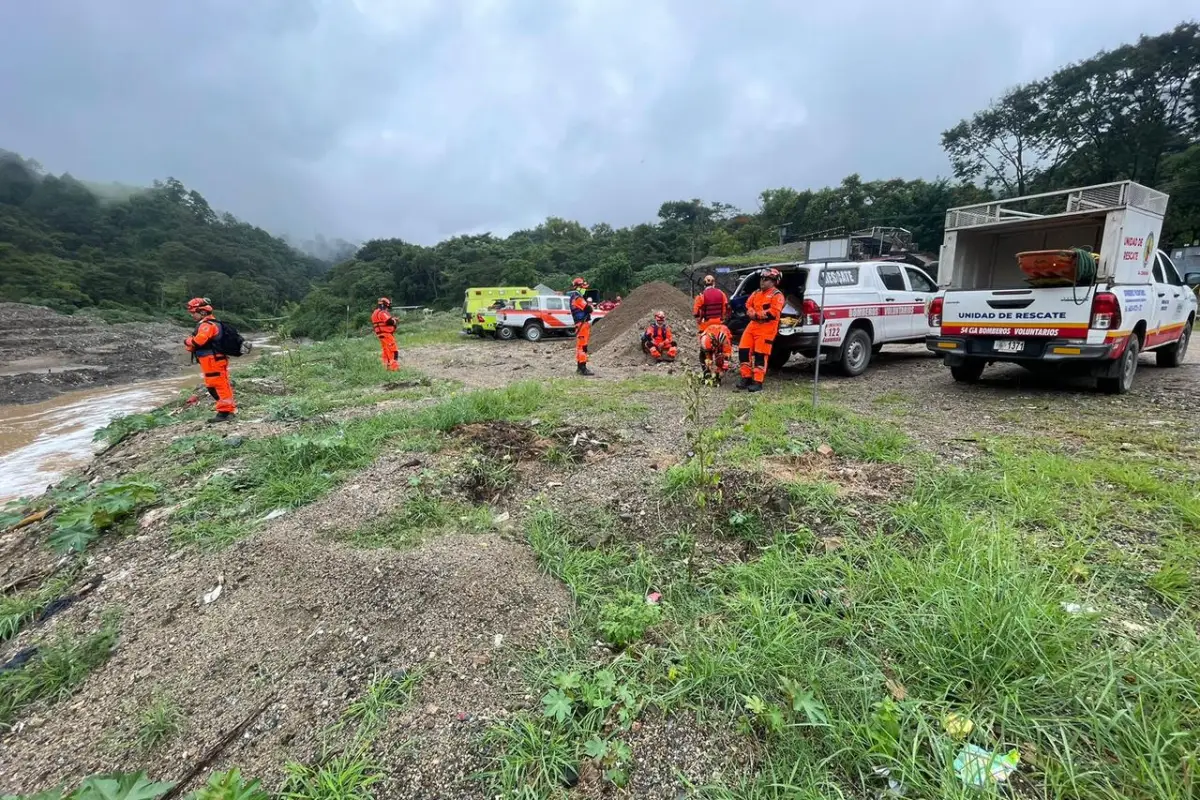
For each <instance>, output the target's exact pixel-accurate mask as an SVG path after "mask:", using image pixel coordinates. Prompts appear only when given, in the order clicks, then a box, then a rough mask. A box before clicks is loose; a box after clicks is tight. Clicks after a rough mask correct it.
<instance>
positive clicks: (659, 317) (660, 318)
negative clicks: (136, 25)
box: [654, 311, 667, 325]
mask: <svg viewBox="0 0 1200 800" xmlns="http://www.w3.org/2000/svg"><path fill="white" fill-rule="evenodd" d="M654 321H655V322H657V323H659V324H660V325H661V324H662V323H664V322H666V321H667V314H666V312H665V311H655V312H654Z"/></svg>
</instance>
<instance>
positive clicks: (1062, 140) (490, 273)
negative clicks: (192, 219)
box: [291, 23, 1200, 336]
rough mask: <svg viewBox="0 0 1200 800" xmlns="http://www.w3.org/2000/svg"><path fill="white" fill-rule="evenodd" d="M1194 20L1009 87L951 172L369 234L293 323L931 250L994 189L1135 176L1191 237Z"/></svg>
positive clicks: (1196, 72)
mask: <svg viewBox="0 0 1200 800" xmlns="http://www.w3.org/2000/svg"><path fill="white" fill-rule="evenodd" d="M1198 107H1200V25H1197V24H1195V23H1188V24H1183V25H1180V26H1178V27H1177V28H1176V29H1175V30H1173V31H1171V32H1169V33H1165V34H1163V35H1161V36H1155V37H1142V38H1141V39H1140V40H1139V41H1138V43H1137V44H1133V45H1127V46H1124V47H1121V48H1118V49H1116V50H1113V51H1111V52H1102V53H1099V54H1097V55H1096V56H1094V57H1093V58H1090V59H1087V60H1085V61H1081V62H1079V63H1078V64H1071V65H1069V66H1067V67H1064V68H1063V69H1060V70H1059V71H1057V72H1055V73H1054V74H1053V75H1051V76H1050V77H1048V78H1045V79H1043V80H1039V81H1034V82H1032V83H1029V84H1027V85H1024V86H1019V87H1016V88H1014V89H1012V90H1010V91H1009V92H1007V93H1006V94H1005V95H1003V96H1002V97H1001V98H1000V99H999V100H997V101H996V102H995V103H993V104H992V105H991V106H989V107H988V108H987V109H984V110H983V111H980V112H979V113H977V114H975V115H974V116H972V117H971V118H970V119H965V120H963V121H962V122H961V123H959V124H958V125H956V126H954V127H953V128H951V129H950V130H948V131H946V132H945V133H944V134H943V135H942V145H943V147H944V149H945V150H946V152H947V154H948V155H949V156H950V159H951V162H952V164H953V167H954V177H955V181H953V182H952V181H950V180H938V181H925V180H911V181H909V180H900V179H897V180H886V181H869V182H864V181H863V180H861V179H860V177H859V176H858V175H851V176H849V177H848V178H846V179H845V180H843V181H842V183H841V184H840V185H839V186H835V187H827V188H824V189H818V190H807V189H806V190H803V191H797V190H795V189H791V188H786V187H784V188H779V189H768V190H766V191H764V192H762V194H761V195H760V198H759V200H760V204H759V208H758V210H757V211H756V212H754V213H743V212H740V211H739V210H737V209H736V208H734V207H733V206H730V205H728V204H725V203H705V202H702V201H701V200H690V201H687V200H683V201H673V202H667V203H663V204H662V206H661V207H660V208H659V211H658V220H657V221H656V222H654V223H644V224H641V225H634V226H632V227H628V228H619V229H614V228H612V227H611V226H609V225H606V224H604V223H601V224H598V225H594V226H592V227H591V228H586V227H584V226H583V225H581V224H579V223H578V222H574V221H571V220H564V219H559V218H557V217H551V218H549V219H547V220H546V221H545V222H544V223H542V224H541V225H538V226H537V227H536V228H534V229H532V230H522V231H517V232H516V233H513V234H512V235H511V236H508V237H506V238H498V237H495V236H492V235H490V234H483V235H479V236H459V237H455V238H453V239H449V240H447V241H444V242H440V243H438V244H437V245H434V246H433V247H421V246H418V245H414V244H409V243H407V242H403V241H401V240H399V239H385V240H376V241H372V242H368V243H367V245H366V246H364V247H363V248H362V249H361V250H359V251H358V253H357V254H356V256H355V258H353V259H352V260H349V261H346V262H344V263H342V264H339V265H338V266H337V267H335V268H334V269H333V270H332V271H331V272H330V274H329V276H328V278H327V280H326V281H325V282H323V283H322V285H320V286H318V287H317V288H316V289H314V290H313V292H312V293H311V294H310V295H309V296H308V297H307V298H306V299H305V300H304V302H303V303H302V304H301V306H300V307H299V308H298V309H297V311H296V313H294V314H293V316H292V319H291V322H292V324H293V326H294V327H295V329H296V331H297V332H299V333H306V334H310V335H316V336H323V335H328V334H330V333H332V332H334V331H335V330H338V329H340V326H342V325H344V324H345V322H346V320H347V306H349V307H350V308H351V309H352V310H353V311H355V312H358V314H357V317H352V318H351V320H350V322H351V323H352V324H354V323H355V322H356V321H361V320H359V319H358V317H362V315H363V313H364V312H362V311H360V309H363V308H364V307H365V306H368V305H369V303H370V301H371V300H373V299H374V298H375V297H377V296H378V295H383V294H386V295H391V296H393V297H396V298H398V299H399V300H400V301H401V302H403V303H411V304H432V305H437V306H440V307H449V306H453V305H455V304H457V303H458V302H460V300H461V298H462V291H463V289H465V288H466V287H468V286H480V285H482V286H494V285H514V284H515V285H532V284H534V283H536V282H537V281H542V282H544V283H546V284H548V285H549V286H551V287H553V288H556V289H562V288H564V287H565V286H566V285H567V283H568V281H569V279H570V277H571V276H572V275H578V274H583V275H586V276H588V278H589V279H590V280H591V282H592V284H593V285H594V286H596V287H597V288H599V289H600V290H601V291H603V292H605V293H607V294H618V293H621V292H625V291H628V290H629V289H630V288H631V287H633V286H636V285H638V284H641V283H644V282H646V281H649V280H656V279H663V278H666V279H668V280H673V279H674V278H676V277H678V276H679V273H680V270H681V269H682V268H683V267H684V266H685V265H688V264H694V263H695V262H696V261H698V260H701V259H703V258H705V257H706V256H736V255H738V254H743V253H748V252H750V251H752V250H754V249H756V248H761V247H764V246H768V245H773V244H777V243H779V242H780V240H781V233H780V232H781V229H782V230H783V231H785V232H786V234H785V235H786V237H787V238H789V239H794V238H800V237H804V236H805V235H808V234H811V233H815V232H819V231H825V230H831V229H839V228H840V229H848V230H856V229H861V228H866V227H870V226H874V225H884V226H898V227H902V228H907V229H908V230H910V231H912V233H913V240H914V242H915V243H916V246H917V248H918V249H920V250H925V251H930V252H935V253H936V252H937V247H938V245H939V244H940V243H941V239H942V234H943V230H942V227H943V221H944V218H945V211H946V209H947V208H949V207H952V206H955V205H963V204H967V203H972V202H979V201H981V200H984V199H987V198H989V197H992V196H1014V195H1017V194H1026V193H1032V192H1039V191H1046V190H1052V189H1058V188H1064V187H1068V186H1084V185H1088V184H1093V183H1103V182H1107V181H1113V180H1123V179H1132V180H1136V181H1140V182H1142V183H1145V184H1147V185H1150V186H1153V187H1156V188H1160V189H1163V190H1165V191H1168V192H1170V193H1171V195H1172V199H1171V208H1170V215H1169V217H1168V219H1167V221H1166V226H1165V229H1164V231H1163V234H1164V240H1165V241H1167V242H1171V243H1182V242H1190V241H1192V240H1193V239H1196V238H1198V237H1200V113H1198Z"/></svg>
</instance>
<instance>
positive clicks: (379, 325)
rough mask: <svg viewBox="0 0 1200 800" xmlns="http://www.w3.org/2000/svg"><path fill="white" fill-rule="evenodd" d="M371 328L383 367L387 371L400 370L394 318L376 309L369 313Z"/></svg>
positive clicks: (383, 310) (389, 313) (386, 312)
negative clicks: (377, 344) (379, 350)
mask: <svg viewBox="0 0 1200 800" xmlns="http://www.w3.org/2000/svg"><path fill="white" fill-rule="evenodd" d="M371 327H372V328H373V329H374V330H375V335H376V336H378V337H379V347H380V349H381V350H382V354H381V356H380V357H381V358H382V359H383V365H384V366H385V367H387V368H388V369H389V370H393V371H394V370H398V369H400V361H399V358H400V351H399V350H398V349H397V348H396V337H395V336H394V334H395V331H396V318H395V317H393V316H392V312H390V311H388V310H387V309H386V308H377V309H375V311H374V312H372V313H371Z"/></svg>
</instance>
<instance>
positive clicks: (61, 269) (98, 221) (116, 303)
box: [0, 150, 327, 318]
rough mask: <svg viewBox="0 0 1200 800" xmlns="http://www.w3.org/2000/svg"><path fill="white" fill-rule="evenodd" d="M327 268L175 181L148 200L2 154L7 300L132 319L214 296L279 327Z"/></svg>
mask: <svg viewBox="0 0 1200 800" xmlns="http://www.w3.org/2000/svg"><path fill="white" fill-rule="evenodd" d="M326 268H327V265H326V264H324V263H322V262H321V261H320V260H318V259H316V258H313V257H311V256H306V255H302V254H301V253H299V252H297V251H296V250H293V249H292V248H291V247H289V246H288V245H287V244H285V243H284V242H283V241H282V240H280V239H277V238H275V237H273V236H271V235H270V234H269V233H267V232H266V231H264V230H262V229H261V228H256V227H254V226H253V225H248V224H246V223H244V222H241V221H239V220H238V219H236V218H235V217H233V216H232V215H230V214H217V213H216V212H215V211H213V209H212V208H211V207H210V206H209V205H208V202H207V201H206V200H205V199H204V197H203V196H201V195H200V193H199V192H197V191H195V190H194V189H192V190H189V189H188V188H187V187H185V186H184V185H183V184H182V183H180V182H179V181H177V180H175V179H173V178H172V179H168V180H167V181H166V182H165V183H157V182H156V183H155V185H154V186H153V187H151V188H149V189H144V190H134V189H130V188H129V187H119V186H96V185H94V184H85V183H83V182H81V181H78V180H76V179H75V178H72V177H71V176H70V175H62V176H61V177H56V176H54V175H49V174H46V173H45V172H44V171H43V170H42V169H41V167H40V166H39V165H38V164H37V163H36V162H34V161H30V160H26V159H23V158H21V157H20V156H18V155H16V154H15V153H10V152H7V151H3V150H0V300H7V301H14V302H24V303H38V304H42V305H47V306H50V307H52V308H56V309H58V310H60V311H68V312H69V311H72V310H74V309H78V308H92V307H98V308H99V309H101V311H102V313H104V312H108V313H107V315H108V316H109V317H110V318H122V317H132V316H137V315H139V314H140V315H148V314H162V313H164V312H169V311H175V312H178V311H179V309H180V306H181V304H182V303H183V302H184V301H185V300H186V299H187V298H188V297H191V296H195V295H205V296H208V297H211V298H212V299H213V300H214V301H215V302H216V303H218V304H219V305H220V306H221V307H222V308H223V309H225V310H226V311H227V312H233V313H234V314H235V315H238V316H241V317H244V318H255V317H268V316H273V315H276V314H278V312H279V311H280V310H281V309H282V308H283V307H284V306H285V304H286V303H288V302H295V301H298V300H300V299H301V298H302V297H304V295H305V294H306V293H307V292H308V289H309V287H310V285H311V283H312V281H313V279H314V278H316V277H317V276H319V275H320V274H321V273H322V272H323V271H324V270H325V269H326Z"/></svg>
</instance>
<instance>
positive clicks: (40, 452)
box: [0, 339, 276, 504]
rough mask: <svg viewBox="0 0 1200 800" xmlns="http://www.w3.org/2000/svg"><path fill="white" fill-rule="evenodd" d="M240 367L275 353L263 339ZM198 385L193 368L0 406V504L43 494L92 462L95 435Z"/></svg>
mask: <svg viewBox="0 0 1200 800" xmlns="http://www.w3.org/2000/svg"><path fill="white" fill-rule="evenodd" d="M251 341H252V342H253V344H254V345H255V347H254V350H253V351H252V352H251V354H250V356H248V357H247V358H243V359H242V360H241V361H240V362H239V364H244V363H245V362H246V361H247V360H251V359H252V358H253V357H255V356H257V355H261V354H262V353H263V352H269V351H271V350H274V349H276V348H275V347H273V346H272V344H271V343H270V341H269V340H267V339H255V340H251ZM199 384H200V375H199V373H198V372H197V370H196V368H195V367H191V368H188V369H183V370H181V371H180V373H179V374H178V375H173V376H170V377H166V378H156V379H154V380H146V381H139V382H137V383H127V384H123V385H119V386H105V387H102V388H97V389H84V390H81V391H78V392H68V393H66V394H62V395H59V396H58V397H54V398H51V399H50V400H45V401H43V402H40V403H29V404H25V405H7V406H0V504H3V503H4V502H6V501H8V500H12V499H13V498H17V497H23V496H32V495H38V494H41V493H42V492H43V491H45V490H46V488H47V487H48V486H50V485H52V484H54V483H55V482H57V481H58V480H60V479H61V478H62V477H63V476H64V475H65V474H66V473H68V472H70V471H71V470H72V469H75V468H76V467H80V466H82V465H84V464H86V463H87V462H88V461H90V460H91V458H92V456H93V455H94V454H95V452H96V447H97V444H96V443H95V442H94V441H93V436H94V435H95V433H96V431H98V430H100V429H101V428H103V427H104V426H105V425H107V424H108V423H110V422H112V421H113V420H114V419H116V418H117V417H122V416H125V415H126V414H136V413H140V412H145V411H149V410H151V409H153V408H157V407H158V406H160V405H162V404H163V403H166V402H169V401H171V400H174V399H176V398H177V397H178V396H179V392H180V391H181V390H182V389H185V388H192V387H196V386H198V385H199Z"/></svg>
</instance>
